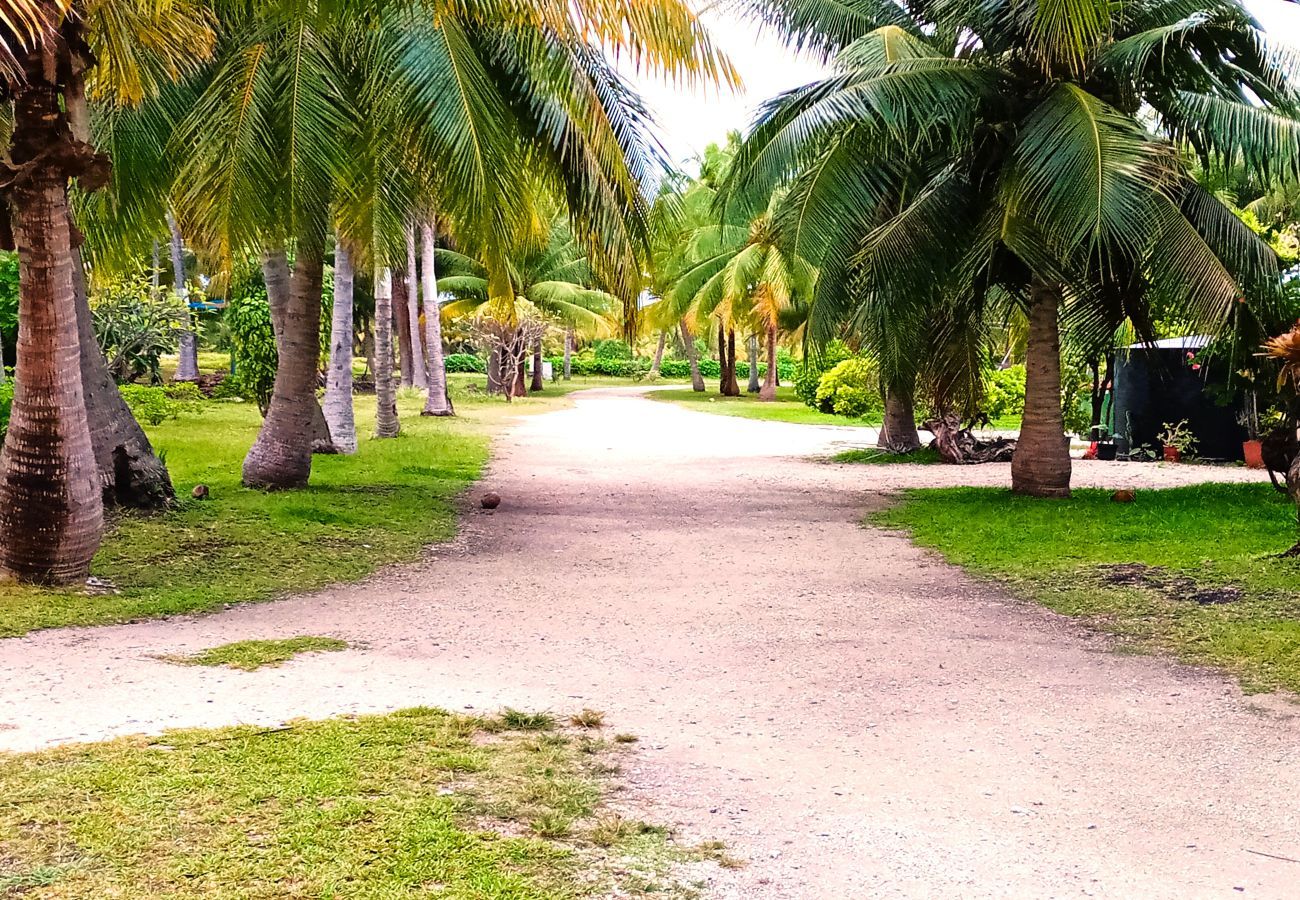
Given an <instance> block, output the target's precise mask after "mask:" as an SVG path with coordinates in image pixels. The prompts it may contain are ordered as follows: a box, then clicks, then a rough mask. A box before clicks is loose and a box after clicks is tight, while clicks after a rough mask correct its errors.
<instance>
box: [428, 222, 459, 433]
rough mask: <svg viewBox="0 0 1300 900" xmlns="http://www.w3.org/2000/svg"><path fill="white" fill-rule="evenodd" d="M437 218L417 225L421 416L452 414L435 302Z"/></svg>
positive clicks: (440, 322) (436, 290)
mask: <svg viewBox="0 0 1300 900" xmlns="http://www.w3.org/2000/svg"><path fill="white" fill-rule="evenodd" d="M436 223H437V219H436V218H434V216H432V215H429V216H427V217H426V218H425V220H424V222H423V223H422V224H421V225H420V279H421V282H422V285H421V289H422V290H423V292H424V348H425V349H424V362H425V366H426V367H427V369H428V374H427V381H428V383H429V393H428V396H427V397H426V398H425V401H424V409H423V410H421V411H420V415H422V416H454V415H455V414H456V410H455V408H454V407H453V406H452V403H451V390H450V389H449V386H448V383H447V364H446V362H445V360H444V358H443V353H442V307H441V304H440V303H439V296H440V295H439V292H438V271H437V260H436V258H435V253H436V251H437V248H438V232H437V224H436Z"/></svg>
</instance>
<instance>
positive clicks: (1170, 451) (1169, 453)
mask: <svg viewBox="0 0 1300 900" xmlns="http://www.w3.org/2000/svg"><path fill="white" fill-rule="evenodd" d="M1182 459H1183V451H1181V450H1179V449H1178V448H1177V447H1166V448H1165V462H1182Z"/></svg>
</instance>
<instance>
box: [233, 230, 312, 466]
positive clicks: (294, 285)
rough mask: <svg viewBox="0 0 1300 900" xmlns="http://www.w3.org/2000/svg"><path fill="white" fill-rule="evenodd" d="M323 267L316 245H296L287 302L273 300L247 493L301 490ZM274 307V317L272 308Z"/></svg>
mask: <svg viewBox="0 0 1300 900" xmlns="http://www.w3.org/2000/svg"><path fill="white" fill-rule="evenodd" d="M324 267H325V262H324V253H323V250H322V248H321V246H320V244H319V243H313V242H310V241H306V240H300V241H299V242H298V246H297V252H296V254H295V256H294V263H293V278H292V279H291V281H290V284H289V290H288V296H287V302H286V298H284V297H283V296H282V297H281V299H280V300H279V301H276V299H275V298H274V297H273V295H272V293H271V286H270V284H268V285H267V297H268V300H269V301H270V303H271V308H272V316H271V322H272V325H278V333H277V336H276V345H277V347H278V348H279V352H280V362H279V365H277V366H276V370H275V386H274V388H273V389H272V392H271V405H270V406H269V407H268V408H267V413H266V419H264V420H263V422H262V428H261V430H260V431H259V432H258V433H257V440H255V441H254V442H253V446H252V449H250V450H249V451H248V456H246V457H245V458H244V479H243V480H244V484H245V485H246V486H247V487H257V488H264V489H266V490H279V489H284V488H299V487H306V485H307V481H308V479H309V478H310V477H311V454H312V444H313V441H314V440H315V439H316V438H317V430H318V427H319V426H318V422H323V421H324V416H322V415H321V414H320V405H319V404H318V403H317V402H316V381H317V373H318V365H319V361H320V301H321V279H322V277H323V272H324ZM277 306H279V307H280V310H279V313H278V314H276V312H275V308H276V307H277Z"/></svg>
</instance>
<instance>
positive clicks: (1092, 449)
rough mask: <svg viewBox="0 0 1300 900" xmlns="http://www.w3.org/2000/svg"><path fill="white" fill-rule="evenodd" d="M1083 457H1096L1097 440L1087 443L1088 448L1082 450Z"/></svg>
mask: <svg viewBox="0 0 1300 900" xmlns="http://www.w3.org/2000/svg"><path fill="white" fill-rule="evenodd" d="M1083 458H1084V459H1096V458H1097V442H1096V441H1093V442H1092V443H1091V444H1089V445H1088V449H1087V450H1085V451H1083Z"/></svg>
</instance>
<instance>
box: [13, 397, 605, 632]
mask: <svg viewBox="0 0 1300 900" xmlns="http://www.w3.org/2000/svg"><path fill="white" fill-rule="evenodd" d="M452 382H453V400H454V402H455V404H456V412H457V414H458V415H457V416H456V417H455V418H430V417H421V416H420V415H419V412H420V409H421V407H422V406H423V401H422V395H420V394H418V393H416V392H413V391H403V392H402V394H401V396H400V397H399V400H398V406H399V409H400V412H401V418H402V434H401V436H400V437H398V438H395V439H392V440H382V441H381V440H374V439H373V438H372V437H371V435H372V434H373V433H374V410H375V400H374V397H373V396H370V397H357V398H356V411H357V434H358V437H359V438H360V446H359V448H358V451H357V453H356V454H355V455H354V456H317V457H315V458H314V459H313V460H312V476H311V486H310V487H308V488H307V489H306V490H301V491H282V492H278V493H266V492H264V491H256V490H249V489H247V488H245V487H243V486H241V485H240V483H239V479H240V468H241V465H242V463H243V459H244V455H245V454H246V453H247V452H248V448H249V447H250V446H251V445H252V443H253V439H254V438H255V437H256V435H257V430H258V428H259V427H260V426H261V424H262V419H261V416H259V415H258V412H257V407H256V406H254V405H252V404H248V403H215V402H214V403H206V404H204V405H203V407H202V411H201V412H200V413H197V414H184V415H182V416H181V418H180V419H178V420H174V421H169V422H165V423H163V424H162V425H159V426H157V427H155V428H149V429H148V431H149V437H150V439H151V440H152V441H153V442H154V446H155V447H156V448H158V450H159V452H160V453H162V454H164V455H165V457H166V462H167V466H168V468H169V470H170V471H171V475H172V481H173V482H174V483H175V485H176V493H177V496H178V497H180V498H181V503H180V506H179V508H178V509H175V510H173V511H171V512H167V513H164V514H155V515H138V514H134V513H122V514H117V515H114V516H113V518H112V520H111V523H110V527H109V529H108V532H107V534H106V536H105V540H104V544H103V547H102V548H101V549H100V551H99V554H98V555H97V556H96V557H95V562H94V565H93V567H92V574H93V575H94V576H95V577H97V578H99V579H103V580H105V581H107V582H109V583H110V584H111V585H112V588H111V589H107V590H98V591H96V592H95V593H92V594H89V595H88V594H87V593H86V592H85V591H84V590H80V589H75V590H68V589H64V590H48V589H43V588H34V587H26V586H20V585H15V584H12V583H6V584H0V637H7V636H12V635H19V634H24V633H26V632H28V631H31V630H33V629H37V628H51V627H56V626H61V625H98V624H103V623H109V622H123V621H130V620H133V619H140V618H149V617H156V616H166V615H172V614H175V613H188V612H200V611H205V610H213V609H221V608H222V607H224V606H226V605H228V604H231V603H241V602H246V601H255V600H268V599H272V598H274V597H277V596H281V595H284V594H286V593H290V592H293V593H301V592H304V591H310V590H314V589H317V588H321V587H324V586H325V585H328V584H332V583H335V582H339V581H350V580H354V579H358V578H362V577H364V576H366V575H369V574H370V573H372V572H374V571H375V570H376V569H377V568H379V567H380V566H383V565H387V564H390V563H395V562H401V561H405V560H410V559H413V558H415V556H417V555H418V554H419V552H420V549H421V548H422V547H424V546H426V545H428V544H431V543H435V542H437V541H445V540H449V539H450V538H452V537H453V536H454V535H455V533H456V508H455V500H456V497H457V495H459V494H460V493H461V491H463V490H464V489H465V488H466V487H467V486H468V485H469V484H470V483H471V482H473V481H474V480H476V479H477V478H478V477H479V474H480V472H481V471H482V469H483V465H484V463H485V462H486V461H487V458H488V444H489V440H490V438H491V436H492V434H493V433H495V432H496V431H497V430H498V429H499V428H500V426H501V425H502V424H503V423H505V422H507V421H508V420H509V419H510V418H511V417H513V416H516V415H523V414H528V413H534V412H541V411H545V410H548V409H555V408H556V407H557V405H558V404H561V403H563V402H565V401H564V398H565V396H566V395H568V394H570V393H572V392H573V391H578V390H583V389H584V388H589V387H601V386H608V385H611V384H624V385H626V384H628V383H629V382H628V380H627V379H621V380H615V379H595V378H590V379H586V378H584V379H574V380H573V381H569V382H555V383H553V384H552V383H548V384H547V386H546V390H545V392H544V393H543V394H542V395H541V396H534V397H527V398H521V399H519V400H516V401H515V402H513V403H510V404H507V403H505V402H504V401H502V400H500V399H497V398H488V397H486V396H485V395H484V394H483V393H482V391H481V390H469V389H468V386H469V385H470V384H475V385H485V384H486V379H485V378H484V376H469V375H465V376H453V379H452ZM200 483H201V484H206V485H208V487H209V489H210V490H211V499H209V500H206V501H197V500H193V499H191V498H190V492H191V491H192V489H193V488H194V486H195V485H196V484H200Z"/></svg>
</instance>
